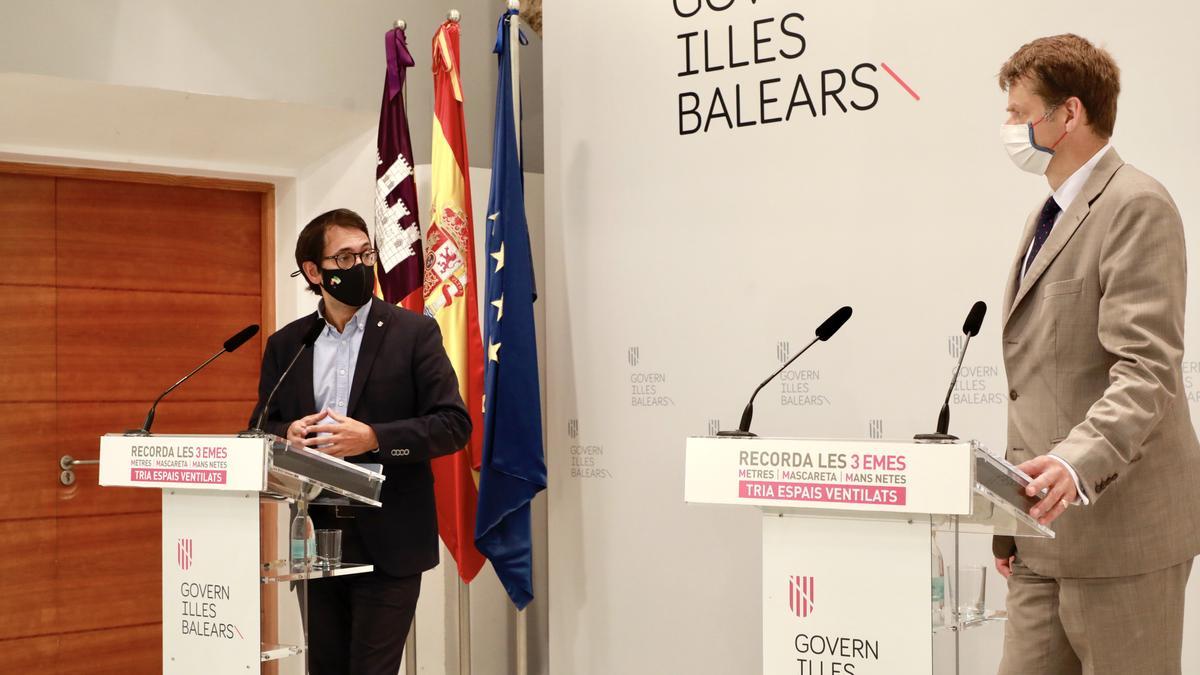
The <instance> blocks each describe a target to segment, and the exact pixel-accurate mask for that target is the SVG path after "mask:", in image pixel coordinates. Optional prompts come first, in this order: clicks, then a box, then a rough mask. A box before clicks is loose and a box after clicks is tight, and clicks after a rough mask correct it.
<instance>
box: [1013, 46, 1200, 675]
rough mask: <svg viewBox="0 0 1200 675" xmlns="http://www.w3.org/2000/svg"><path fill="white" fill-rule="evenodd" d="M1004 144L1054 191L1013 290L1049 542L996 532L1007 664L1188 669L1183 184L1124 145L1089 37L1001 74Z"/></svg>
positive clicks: (1198, 477)
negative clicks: (1179, 189) (1184, 647)
mask: <svg viewBox="0 0 1200 675" xmlns="http://www.w3.org/2000/svg"><path fill="white" fill-rule="evenodd" d="M1000 86H1001V89H1002V90H1004V91H1006V92H1008V110H1007V112H1008V123H1007V124H1006V125H1005V126H1004V143H1005V147H1006V148H1007V150H1008V152H1009V155H1010V156H1011V157H1012V159H1013V161H1014V162H1015V163H1016V164H1017V166H1018V167H1020V168H1022V169H1025V170H1027V171H1030V172H1032V173H1035V174H1042V175H1045V177H1046V179H1047V180H1048V182H1049V184H1050V189H1051V191H1052V192H1053V194H1051V195H1050V196H1049V198H1048V199H1047V200H1046V202H1045V203H1044V204H1042V205H1039V206H1038V208H1037V209H1035V210H1034V212H1033V214H1032V215H1031V216H1030V218H1029V220H1028V222H1027V223H1026V225H1025V230H1024V235H1023V236H1022V238H1021V242H1020V244H1019V246H1018V249H1017V255H1016V257H1015V259H1014V261H1013V266H1012V269H1011V273H1010V275H1009V279H1008V288H1007V290H1006V292H1005V298H1004V299H1005V302H1004V318H1003V321H1004V326H1003V341H1004V345H1003V346H1004V365H1005V369H1006V370H1007V374H1008V382H1009V387H1010V392H1009V398H1010V402H1009V407H1008V448H1007V457H1008V459H1009V461H1011V462H1014V463H1016V464H1019V465H1020V467H1021V468H1022V469H1023V470H1024V471H1026V472H1027V473H1028V474H1029V475H1031V476H1033V477H1034V479H1035V480H1034V481H1033V483H1032V485H1031V486H1030V488H1029V493H1030V494H1031V495H1036V494H1037V493H1039V492H1040V491H1041V490H1042V489H1043V488H1044V489H1046V490H1047V491H1048V492H1047V496H1045V497H1044V498H1043V499H1042V500H1041V501H1040V502H1039V503H1038V504H1037V506H1035V507H1034V508H1033V509H1032V510H1031V514H1032V515H1033V516H1034V517H1036V518H1038V519H1039V520H1040V521H1041V522H1042V523H1046V524H1049V523H1053V525H1052V527H1053V529H1054V530H1055V531H1056V532H1057V535H1058V536H1057V537H1056V538H1055V539H1053V540H1045V539H1035V538H1017V539H1016V540H1014V539H1013V538H1011V537H997V538H996V539H995V541H994V542H993V549H994V553H995V555H996V567H997V569H998V570H999V571H1000V573H1001V574H1003V575H1005V576H1006V577H1008V611H1009V622H1008V624H1007V627H1006V629H1005V640H1004V659H1003V662H1002V663H1001V666H1000V672H1001V673H1003V674H1004V675H1032V674H1047V675H1059V674H1070V673H1087V674H1097V675H1099V674H1105V673H1138V674H1140V673H1153V674H1154V675H1163V674H1168V673H1179V672H1180V650H1181V643H1182V638H1183V602H1184V589H1185V587H1186V585H1187V579H1188V575H1189V573H1190V572H1191V566H1192V558H1193V557H1194V556H1195V555H1196V554H1197V553H1198V552H1200V444H1198V443H1197V440H1196V434H1195V431H1194V430H1193V428H1192V422H1191V419H1190V417H1189V414H1188V402H1187V397H1186V395H1185V392H1184V388H1183V376H1182V372H1181V361H1182V357H1183V345H1184V341H1183V326H1184V320H1183V313H1184V296H1185V291H1186V286H1187V271H1186V261H1185V250H1184V239H1183V223H1182V221H1181V219H1180V215H1179V211H1178V210H1177V209H1176V208H1175V203H1174V202H1173V201H1172V200H1171V196H1170V195H1169V194H1168V193H1167V191H1166V189H1164V188H1163V186H1162V185H1160V184H1159V183H1158V182H1157V181H1155V180H1154V179H1153V178H1151V177H1149V176H1147V175H1146V174H1144V173H1142V172H1141V171H1139V170H1137V169H1135V168H1134V167H1133V166H1131V165H1129V164H1126V163H1125V162H1124V161H1123V160H1122V159H1121V157H1120V156H1119V155H1118V154H1117V151H1116V150H1115V149H1113V148H1112V147H1111V145H1110V143H1109V139H1110V137H1111V136H1112V132H1113V126H1114V124H1115V122H1116V113H1117V95H1118V93H1119V91H1120V83H1119V71H1118V69H1117V66H1116V63H1114V62H1113V59H1112V57H1111V56H1109V54H1108V53H1107V52H1105V51H1104V50H1101V49H1097V48H1096V47H1095V46H1093V45H1092V44H1091V43H1090V42H1088V41H1087V40H1084V39H1083V38H1080V37H1078V36H1075V35H1059V36H1055V37H1048V38H1041V39H1038V40H1035V41H1033V42H1031V43H1029V44H1027V45H1025V46H1023V47H1021V49H1019V50H1018V51H1017V52H1016V53H1015V54H1013V56H1012V57H1011V58H1010V59H1009V60H1008V62H1007V63H1005V64H1004V66H1003V68H1002V69H1001V72H1000Z"/></svg>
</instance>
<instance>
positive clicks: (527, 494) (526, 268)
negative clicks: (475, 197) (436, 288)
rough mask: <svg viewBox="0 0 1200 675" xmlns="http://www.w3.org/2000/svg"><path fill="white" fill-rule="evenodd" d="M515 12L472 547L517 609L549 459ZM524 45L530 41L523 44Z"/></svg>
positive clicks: (493, 227) (499, 153) (508, 35)
mask: <svg viewBox="0 0 1200 675" xmlns="http://www.w3.org/2000/svg"><path fill="white" fill-rule="evenodd" d="M517 24H518V12H517V10H509V11H508V12H505V13H504V14H503V15H502V16H501V17H500V25H499V26H498V27H497V31H496V33H497V34H496V48H495V51H496V53H498V54H499V55H500V59H499V60H500V74H499V81H498V83H497V87H496V127H495V135H494V137H493V138H494V141H493V142H494V146H493V149H492V189H491V194H490V195H489V197H488V219H487V225H486V227H487V251H488V258H489V259H488V260H487V261H486V262H487V266H488V267H487V277H486V279H487V295H486V297H487V302H488V304H487V305H485V306H484V310H485V312H486V315H487V320H486V322H485V324H484V330H485V339H484V342H485V343H486V344H487V358H488V361H487V374H486V377H485V391H486V392H487V396H486V397H485V399H484V400H485V402H486V404H487V405H486V406H485V408H484V418H483V429H484V436H483V463H482V465H481V466H480V473H479V513H478V515H477V516H476V520H475V544H476V545H477V546H478V547H479V550H480V551H481V552H483V554H484V555H485V556H487V558H488V559H489V560H491V561H492V567H494V568H495V570H496V575H497V576H498V577H500V582H501V583H502V584H503V585H504V589H505V590H506V591H508V596H509V597H510V598H511V599H512V601H513V604H515V605H516V606H517V607H518V608H519V609H523V608H524V607H525V606H526V605H528V604H529V601H530V600H533V541H532V531H531V529H532V518H531V513H530V502H532V500H533V497H534V495H536V494H537V493H538V491H540V490H542V489H544V488H545V487H546V462H545V459H544V456H543V454H542V452H543V450H542V402H541V394H540V387H539V383H538V359H537V338H536V334H535V330H534V322H533V302H534V299H535V295H536V292H537V291H536V289H535V288H534V280H533V254H532V251H531V249H530V244H529V227H528V223H527V222H526V220H525V181H524V176H523V174H522V171H521V159H520V140H519V139H520V135H519V133H518V131H519V125H520V123H521V122H520V121H521V116H520V111H519V109H518V107H519V104H520V89H519V88H518V87H517V86H516V84H515V80H516V77H515V75H516V72H517V69H516V67H515V64H514V56H515V54H514V52H515V51H516V45H515V44H514V39H517V38H518V36H519V35H520V32H519V30H518V28H517ZM521 37H523V36H521Z"/></svg>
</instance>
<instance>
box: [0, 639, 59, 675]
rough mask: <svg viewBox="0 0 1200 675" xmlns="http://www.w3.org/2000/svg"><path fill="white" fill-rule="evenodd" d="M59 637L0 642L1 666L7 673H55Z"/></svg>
mask: <svg viewBox="0 0 1200 675" xmlns="http://www.w3.org/2000/svg"><path fill="white" fill-rule="evenodd" d="M56 658H58V636H57V635H44V636H42V637H33V638H18V639H15V640H0V664H3V667H4V672H6V673H53V672H54V660H55V659H56Z"/></svg>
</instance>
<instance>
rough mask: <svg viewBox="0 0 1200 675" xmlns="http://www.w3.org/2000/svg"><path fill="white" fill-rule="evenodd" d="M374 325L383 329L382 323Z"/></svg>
mask: <svg viewBox="0 0 1200 675" xmlns="http://www.w3.org/2000/svg"><path fill="white" fill-rule="evenodd" d="M375 325H376V326H378V327H380V328H383V322H382V321H380V322H379V323H377V324H375Z"/></svg>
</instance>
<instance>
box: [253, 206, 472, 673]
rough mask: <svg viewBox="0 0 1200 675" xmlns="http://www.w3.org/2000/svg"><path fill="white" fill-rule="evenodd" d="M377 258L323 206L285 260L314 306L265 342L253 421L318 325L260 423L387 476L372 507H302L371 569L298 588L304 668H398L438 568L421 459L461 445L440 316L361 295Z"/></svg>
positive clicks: (463, 431) (428, 483) (367, 241)
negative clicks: (421, 598) (305, 602)
mask: <svg viewBox="0 0 1200 675" xmlns="http://www.w3.org/2000/svg"><path fill="white" fill-rule="evenodd" d="M376 257H377V255H376V252H375V251H374V249H373V248H372V247H371V238H370V236H369V233H368V231H367V226H366V224H365V223H364V222H363V220H362V218H360V217H359V216H358V215H357V214H355V213H354V212H353V211H349V210H345V209H339V210H336V211H330V212H328V213H325V214H322V215H320V216H317V217H316V218H315V219H313V221H312V222H310V223H309V224H308V225H307V226H305V228H304V230H303V231H302V232H301V233H300V236H299V238H298V241H297V243H296V265H297V267H298V268H299V270H298V274H303V275H304V277H305V279H306V280H307V282H308V287H309V290H311V291H312V292H313V293H316V294H318V295H320V296H321V302H320V303H319V306H318V309H317V312H315V313H313V314H310V315H308V316H305V317H303V318H300V319H298V320H296V321H293V322H292V323H290V324H288V325H287V326H284V327H283V328H281V329H280V330H279V331H278V332H276V333H275V334H274V335H272V336H271V337H270V338H269V339H268V340H267V346H266V351H265V353H264V354H263V364H262V373H261V377H260V381H259V403H258V405H257V406H256V407H255V410H254V416H253V417H252V419H254V418H256V417H257V416H258V414H259V411H260V410H261V406H262V402H263V401H264V400H265V399H266V398H267V395H268V393H269V392H270V390H271V388H272V387H274V386H275V383H276V381H277V380H278V378H279V376H280V374H282V373H283V370H284V369H285V368H286V367H287V364H288V362H289V361H290V360H291V359H292V357H293V356H294V355H295V354H296V353H297V352H298V351H299V350H300V348H301V344H302V342H303V339H304V336H305V334H306V333H308V332H309V330H310V327H312V326H313V324H314V322H318V321H319V322H323V323H324V324H325V325H324V328H323V329H322V331H321V333H320V335H319V336H318V338H317V341H316V343H315V344H314V345H313V347H312V348H311V349H305V350H304V351H303V353H302V354H301V356H300V359H299V360H298V361H297V362H296V365H295V367H294V368H293V369H292V372H291V373H290V374H289V375H288V376H287V378H286V379H285V380H284V381H283V382H282V384H280V386H279V391H278V392H277V393H276V394H275V398H274V399H272V401H271V407H270V410H268V411H267V415H266V422H265V423H264V424H263V429H264V430H265V431H267V432H269V433H272V434H275V435H277V436H280V437H286V438H287V439H288V440H289V441H290V442H291V443H293V444H296V445H303V446H307V447H309V448H312V449H316V450H319V451H321V452H325V453H327V454H329V455H333V456H336V457H342V458H345V459H346V460H348V461H350V462H364V463H378V464H382V465H383V473H384V475H385V476H387V479H386V480H385V481H384V483H383V489H382V496H381V497H380V501H382V502H383V506H382V508H367V507H340V508H336V509H335V508H333V507H320V506H315V507H313V509H312V518H313V522H314V524H315V526H316V527H317V528H332V529H340V530H342V539H343V543H342V547H343V559H344V560H346V561H348V562H361V563H369V564H372V565H374V566H375V570H374V572H372V573H369V574H362V575H352V576H346V577H334V578H328V579H320V580H317V581H314V582H311V583H310V584H309V630H308V635H309V661H310V668H311V672H312V673H314V674H325V673H355V674H359V673H386V674H387V675H395V673H396V672H397V671H398V669H399V667H400V660H401V657H402V655H403V651H404V640H405V638H406V636H407V634H408V630H409V626H410V625H411V623H412V619H413V615H414V613H415V611H416V604H417V596H418V594H419V592H420V584H421V573H422V572H424V571H425V570H427V569H430V568H433V567H435V566H436V565H437V564H438V557H439V556H438V530H437V514H436V510H435V504H434V496H433V473H432V471H431V469H430V465H429V460H430V459H432V458H434V457H438V456H441V455H446V454H450V453H453V452H454V451H455V450H457V449H458V448H461V447H463V446H464V445H465V444H466V443H467V439H468V438H469V436H470V434H471V420H470V417H469V416H468V414H467V411H466V408H465V406H464V405H463V402H462V399H461V397H460V396H459V393H458V379H457V377H456V375H455V372H454V369H453V367H452V366H451V363H450V360H449V358H448V357H447V356H446V352H445V349H444V348H443V346H442V336H441V331H440V330H439V329H438V325H437V323H436V322H435V321H434V320H433V319H430V318H427V317H425V316H423V315H420V314H415V313H413V312H409V311H407V310H403V309H400V308H398V307H395V306H392V305H390V304H388V303H386V302H383V301H381V300H379V299H376V298H373V297H372V291H373V289H374V286H375V283H374V282H375V276H374V264H375V261H376ZM293 276H295V274H294V275H293Z"/></svg>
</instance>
